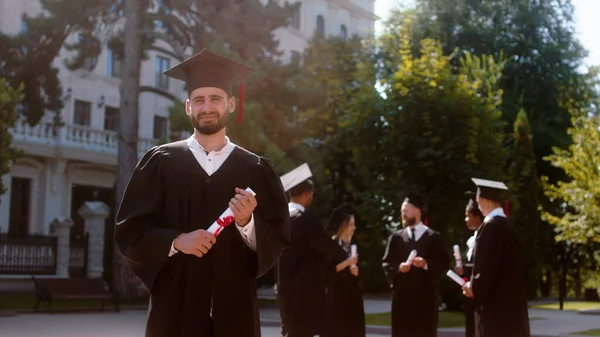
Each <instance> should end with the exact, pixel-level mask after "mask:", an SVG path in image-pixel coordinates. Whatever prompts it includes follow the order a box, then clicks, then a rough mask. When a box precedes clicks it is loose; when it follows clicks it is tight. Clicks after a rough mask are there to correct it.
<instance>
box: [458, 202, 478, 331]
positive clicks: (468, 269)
mask: <svg viewBox="0 0 600 337" xmlns="http://www.w3.org/2000/svg"><path fill="white" fill-rule="evenodd" d="M466 195H467V196H469V203H468V204H467V207H466V209H465V223H466V225H467V228H468V229H469V230H471V231H474V234H473V236H471V237H470V238H469V239H468V240H467V247H468V250H467V260H466V262H465V263H464V267H459V266H456V267H454V270H455V271H456V273H457V274H458V275H460V276H462V277H464V278H466V279H467V280H468V279H470V278H471V273H472V272H473V249H475V238H476V237H477V230H478V229H479V227H480V226H481V224H482V223H483V214H481V210H479V205H478V204H477V201H476V200H475V199H476V197H475V192H467V193H466ZM464 311H465V318H466V319H465V328H466V334H465V336H466V337H474V336H475V317H474V313H473V301H472V300H471V299H470V298H467V300H466V301H465V306H464Z"/></svg>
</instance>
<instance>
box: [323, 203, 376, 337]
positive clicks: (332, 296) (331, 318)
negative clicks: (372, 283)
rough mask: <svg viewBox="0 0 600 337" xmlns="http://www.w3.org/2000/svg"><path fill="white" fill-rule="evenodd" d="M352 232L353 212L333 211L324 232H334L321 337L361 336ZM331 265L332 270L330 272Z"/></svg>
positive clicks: (362, 316)
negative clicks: (323, 331) (334, 244)
mask: <svg viewBox="0 0 600 337" xmlns="http://www.w3.org/2000/svg"><path fill="white" fill-rule="evenodd" d="M355 229H356V226H355V220H354V212H353V211H352V209H351V207H350V206H349V205H348V204H343V205H341V206H339V207H338V208H336V209H334V210H333V213H332V215H331V218H330V219H329V222H328V224H327V230H328V231H330V232H333V233H335V234H334V235H333V237H332V239H333V240H334V241H335V242H336V243H337V244H338V249H337V251H336V253H335V254H334V261H336V262H337V264H336V265H335V273H334V274H333V275H332V276H331V277H330V278H329V283H328V288H327V295H326V310H325V312H326V313H327V314H326V320H327V328H326V333H325V334H323V335H322V337H358V336H361V337H364V336H365V311H364V304H363V298H362V293H361V290H360V284H359V279H358V266H357V265H356V263H357V256H351V249H350V247H351V245H350V242H351V240H352V235H353V234H354V230H355ZM333 268H334V267H333V266H332V270H333Z"/></svg>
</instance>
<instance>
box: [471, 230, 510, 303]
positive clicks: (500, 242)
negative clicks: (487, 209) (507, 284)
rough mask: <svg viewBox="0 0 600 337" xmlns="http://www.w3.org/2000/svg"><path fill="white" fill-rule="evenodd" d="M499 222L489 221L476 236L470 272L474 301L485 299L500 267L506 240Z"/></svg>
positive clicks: (492, 286)
mask: <svg viewBox="0 0 600 337" xmlns="http://www.w3.org/2000/svg"><path fill="white" fill-rule="evenodd" d="M503 227H504V226H502V224H501V223H498V222H495V221H493V220H492V221H491V222H490V223H488V224H485V229H484V230H482V231H481V234H480V235H479V237H478V238H477V243H476V247H475V265H474V270H473V273H472V274H471V288H472V290H473V295H474V298H473V300H474V302H475V303H478V304H480V303H482V302H484V301H485V299H486V298H487V296H488V295H489V293H490V291H491V290H492V289H493V288H494V286H495V283H496V280H497V279H498V277H499V274H500V268H502V252H503V250H504V249H503V246H504V241H505V240H506V230H505V229H504V228H503Z"/></svg>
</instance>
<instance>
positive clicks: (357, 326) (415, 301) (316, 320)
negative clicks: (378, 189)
mask: <svg viewBox="0 0 600 337" xmlns="http://www.w3.org/2000/svg"><path fill="white" fill-rule="evenodd" d="M298 180H299V179H296V181H298ZM473 181H474V182H475V184H476V186H477V192H467V193H466V194H467V195H468V196H469V201H468V204H467V206H466V209H465V222H466V225H467V228H468V229H469V230H472V231H474V235H473V236H472V237H470V238H469V240H468V241H467V247H468V250H467V253H466V257H467V259H466V263H465V264H464V265H463V264H462V258H461V256H460V255H457V254H456V252H455V255H456V256H455V259H454V260H456V262H457V263H456V264H455V266H454V269H455V272H456V273H457V274H458V275H461V276H462V277H463V279H464V280H465V281H464V284H463V285H462V288H463V289H462V291H463V294H464V295H465V296H466V297H467V300H466V301H465V306H464V312H465V315H466V336H467V337H473V336H479V337H490V336H492V337H495V336H497V337H501V336H514V337H529V334H530V332H529V320H528V313H527V302H526V298H525V291H524V286H523V285H524V283H523V276H522V270H521V268H520V267H519V261H520V258H519V249H518V245H517V239H516V236H515V234H514V231H513V229H512V228H511V227H510V225H509V224H508V221H507V217H506V215H505V213H504V211H503V209H502V207H501V206H500V205H501V192H500V191H501V190H504V189H506V185H504V184H503V183H501V182H494V181H489V180H482V179H476V178H474V179H473ZM313 193H314V184H313V182H312V181H311V180H310V179H307V180H304V181H302V182H301V183H299V184H297V185H296V186H294V187H293V188H291V189H290V191H289V194H290V197H291V199H290V203H289V210H290V218H291V237H292V241H291V245H290V246H289V247H288V248H286V249H285V250H284V253H283V255H282V257H281V259H280V260H279V263H278V273H277V276H278V282H277V300H278V303H279V307H280V312H281V318H282V336H283V337H312V336H322V337H329V336H334V337H335V336H337V337H343V336H347V337H356V336H363V337H364V336H365V318H364V307H363V301H362V293H361V291H360V282H359V280H358V258H357V257H358V256H357V255H356V254H354V253H353V252H351V249H350V247H351V239H352V235H353V234H354V231H355V229H356V224H355V219H354V213H353V211H352V208H351V207H350V206H349V205H347V204H343V205H342V206H339V207H338V208H336V209H335V210H334V211H333V212H332V215H331V217H330V219H329V221H328V223H327V225H326V226H323V225H322V224H321V222H320V220H319V218H318V217H317V216H316V215H315V213H314V212H313V211H311V210H310V208H309V206H310V204H311V202H312V198H313ZM478 200H479V201H480V202H481V203H482V205H481V206H480V205H479V203H478ZM401 207H402V208H401V213H402V228H401V229H399V230H397V231H395V232H394V233H393V234H392V235H391V236H390V237H389V239H388V242H387V247H386V249H385V253H384V256H383V263H382V266H383V270H384V273H385V275H386V276H387V279H388V281H389V284H390V287H391V288H392V307H391V322H392V336H393V337H401V336H406V337H434V336H437V325H438V311H439V309H438V308H439V304H440V303H439V291H438V286H439V281H440V278H441V277H443V276H444V275H445V274H448V271H449V269H450V268H451V265H452V260H453V259H452V258H451V255H450V254H448V252H447V250H446V247H445V245H444V242H443V239H442V235H441V234H440V233H439V232H437V231H435V230H433V229H431V228H429V227H428V226H427V225H425V224H424V223H423V221H422V219H423V217H424V215H425V214H426V213H427V201H426V199H425V198H424V197H423V196H420V195H418V194H414V193H409V194H408V195H407V196H406V198H405V199H404V202H403V203H402V206H401ZM484 213H485V216H484ZM327 232H329V233H327ZM330 234H333V235H331V236H330ZM476 257H477V260H475V258H476ZM467 280H469V281H467ZM458 289H459V288H458V287H457V291H459V290H458Z"/></svg>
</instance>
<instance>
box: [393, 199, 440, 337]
mask: <svg viewBox="0 0 600 337" xmlns="http://www.w3.org/2000/svg"><path fill="white" fill-rule="evenodd" d="M426 211H427V204H426V201H425V198H424V197H422V196H419V195H416V194H409V195H408V196H407V197H406V199H405V200H404V202H403V203H402V227H403V228H402V229H400V230H397V231H396V232H394V233H393V234H392V235H391V236H390V237H389V239H388V243H387V247H386V249H385V254H384V256H383V270H384V272H385V274H386V276H387V278H388V281H389V283H390V285H391V287H392V336H393V337H416V336H419V337H435V336H437V320H438V282H439V280H440V277H442V276H443V275H444V274H445V273H446V271H447V270H448V269H449V268H450V260H451V258H450V254H449V253H448V252H447V251H446V250H445V248H444V243H443V241H442V236H441V235H440V233H438V232H436V231H434V230H432V229H431V228H429V227H427V226H425V225H424V224H423V222H422V221H421V220H422V214H423V213H425V212H426ZM413 249H414V250H416V251H417V256H416V257H415V258H414V259H413V260H412V262H410V261H407V258H408V257H409V255H410V253H411V251H412V250H413Z"/></svg>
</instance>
